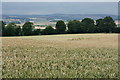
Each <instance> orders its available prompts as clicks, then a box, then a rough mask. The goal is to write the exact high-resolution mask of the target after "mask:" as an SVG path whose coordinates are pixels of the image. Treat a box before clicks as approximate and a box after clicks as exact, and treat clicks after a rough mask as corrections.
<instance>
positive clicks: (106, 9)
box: [2, 2, 118, 15]
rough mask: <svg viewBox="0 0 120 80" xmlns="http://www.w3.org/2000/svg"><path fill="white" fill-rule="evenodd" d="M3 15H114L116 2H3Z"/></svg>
mask: <svg viewBox="0 0 120 80" xmlns="http://www.w3.org/2000/svg"><path fill="white" fill-rule="evenodd" d="M2 5H3V6H2V9H3V14H27V15H32V14H37V15H41V14H56V13H62V14H115V15H117V13H118V3H117V2H72V3H71V2H3V3H2Z"/></svg>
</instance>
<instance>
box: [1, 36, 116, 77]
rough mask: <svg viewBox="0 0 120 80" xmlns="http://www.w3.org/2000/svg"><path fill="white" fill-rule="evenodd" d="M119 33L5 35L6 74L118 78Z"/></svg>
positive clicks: (3, 47)
mask: <svg viewBox="0 0 120 80" xmlns="http://www.w3.org/2000/svg"><path fill="white" fill-rule="evenodd" d="M117 37H118V35H117V34H68V35H45V36H27V37H4V38H1V39H2V41H3V44H2V62H3V70H2V72H3V74H2V75H3V78H117V77H118V47H117V44H118V38H117Z"/></svg>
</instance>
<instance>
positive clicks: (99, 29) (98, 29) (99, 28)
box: [95, 19, 103, 33]
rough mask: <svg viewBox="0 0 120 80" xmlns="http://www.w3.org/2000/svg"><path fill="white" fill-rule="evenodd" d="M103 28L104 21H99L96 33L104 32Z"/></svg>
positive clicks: (97, 21)
mask: <svg viewBox="0 0 120 80" xmlns="http://www.w3.org/2000/svg"><path fill="white" fill-rule="evenodd" d="M101 26H103V19H97V20H96V29H95V32H97V33H100V32H103V30H102V28H101Z"/></svg>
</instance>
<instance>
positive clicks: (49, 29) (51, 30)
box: [42, 26, 55, 35]
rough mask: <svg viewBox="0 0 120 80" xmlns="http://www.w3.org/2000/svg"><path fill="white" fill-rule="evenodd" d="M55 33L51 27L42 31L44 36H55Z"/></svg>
mask: <svg viewBox="0 0 120 80" xmlns="http://www.w3.org/2000/svg"><path fill="white" fill-rule="evenodd" d="M54 33H55V30H54V29H53V28H52V27H51V26H48V27H46V28H45V29H44V30H43V31H42V34H45V35H49V34H54Z"/></svg>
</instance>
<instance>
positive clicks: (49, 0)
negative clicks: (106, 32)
mask: <svg viewBox="0 0 120 80" xmlns="http://www.w3.org/2000/svg"><path fill="white" fill-rule="evenodd" d="M2 1H3V2H118V1H119V0H2Z"/></svg>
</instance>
